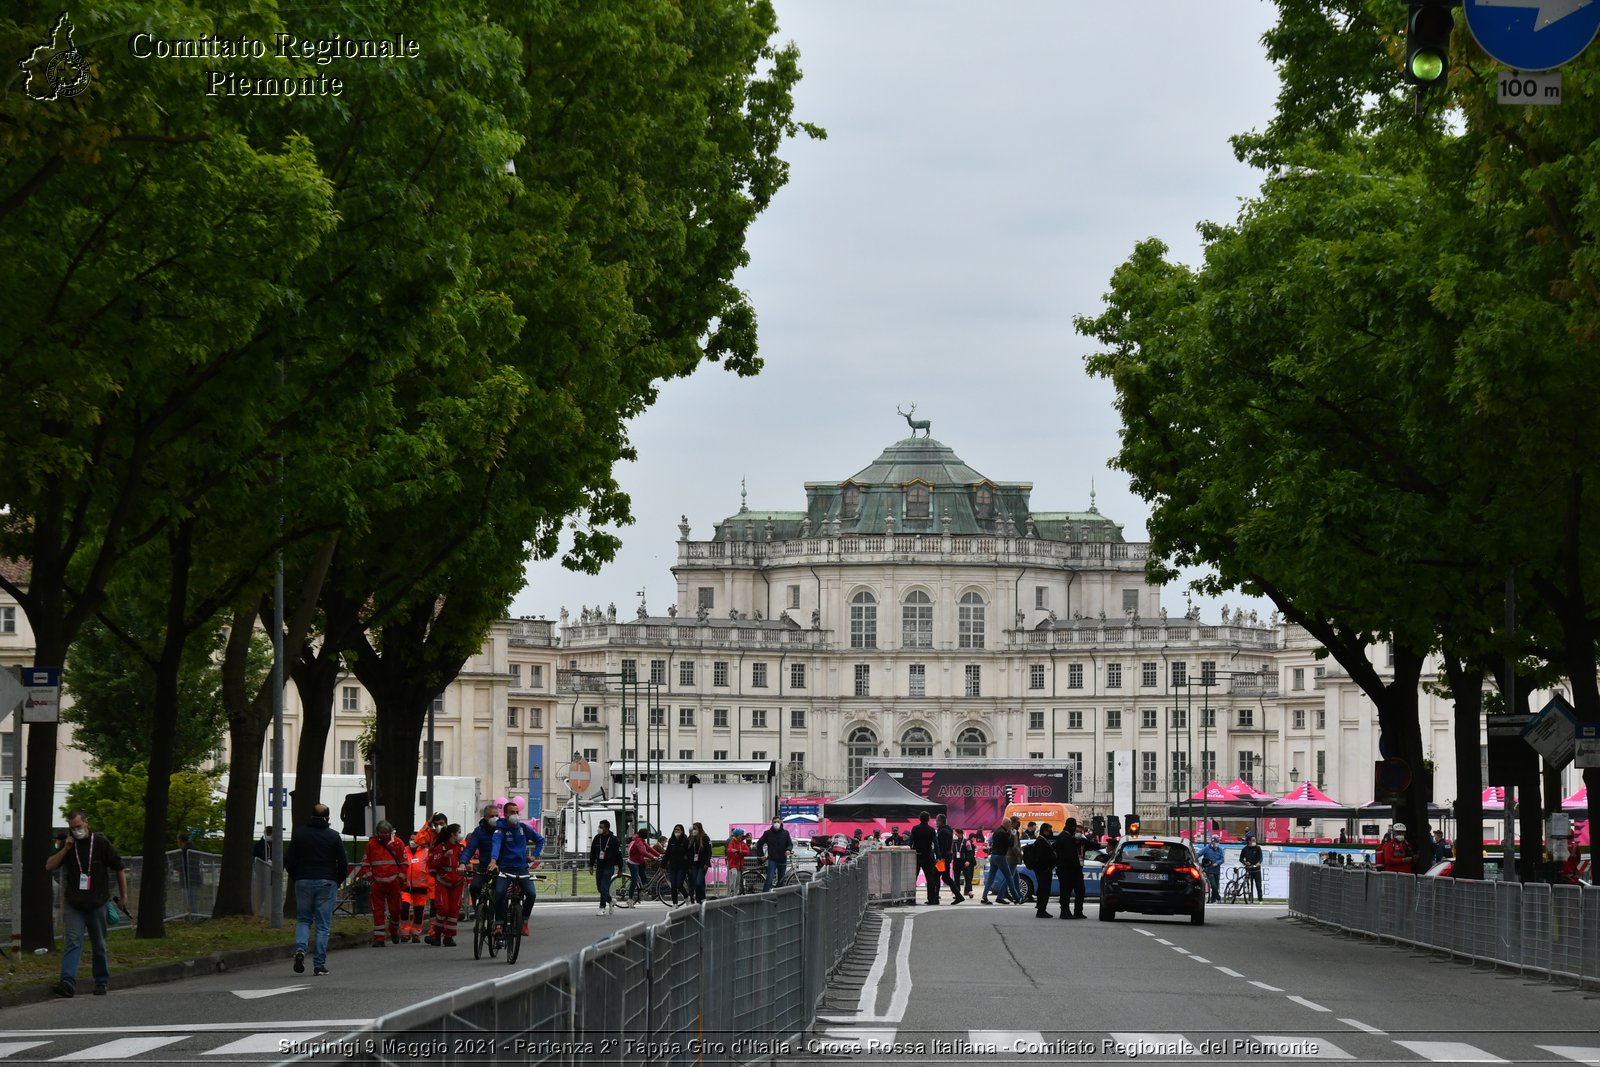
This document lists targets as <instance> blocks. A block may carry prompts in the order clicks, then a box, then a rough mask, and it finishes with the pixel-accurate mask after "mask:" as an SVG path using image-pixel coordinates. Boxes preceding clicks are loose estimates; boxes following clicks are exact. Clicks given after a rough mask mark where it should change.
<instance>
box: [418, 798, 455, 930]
mask: <svg viewBox="0 0 1600 1067" xmlns="http://www.w3.org/2000/svg"><path fill="white" fill-rule="evenodd" d="M464 847H465V845H464V844H463V842H462V840H461V827H460V826H458V825H456V824H455V823H451V824H450V825H449V826H446V827H445V828H444V831H443V832H442V833H440V834H439V839H438V840H437V841H435V842H434V843H433V848H431V849H429V850H428V869H429V870H430V871H432V872H433V932H432V933H430V934H429V935H428V936H427V937H425V938H423V940H424V941H426V942H427V943H428V944H430V945H437V944H439V943H440V942H441V941H442V942H443V944H444V946H445V947H446V948H455V945H456V921H457V919H458V917H459V916H460V915H461V891H462V888H463V885H464V883H465V882H466V876H465V874H464V873H463V871H464V869H463V868H462V866H461V850H462V849H463V848H464Z"/></svg>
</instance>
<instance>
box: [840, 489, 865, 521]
mask: <svg viewBox="0 0 1600 1067" xmlns="http://www.w3.org/2000/svg"><path fill="white" fill-rule="evenodd" d="M860 506H861V489H860V487H859V486H855V485H844V486H841V487H840V489H839V517H840V518H841V519H853V518H855V517H856V509H857V508H859V507H860Z"/></svg>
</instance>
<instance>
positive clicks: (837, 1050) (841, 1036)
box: [806, 1026, 895, 1056]
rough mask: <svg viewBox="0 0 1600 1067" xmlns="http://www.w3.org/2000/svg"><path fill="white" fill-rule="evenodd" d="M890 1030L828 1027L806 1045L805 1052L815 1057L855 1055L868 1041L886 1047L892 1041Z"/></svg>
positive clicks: (892, 1032)
mask: <svg viewBox="0 0 1600 1067" xmlns="http://www.w3.org/2000/svg"><path fill="white" fill-rule="evenodd" d="M894 1033H895V1032H894V1031H893V1030H892V1029H888V1030H886V1029H881V1028H877V1027H870V1026H864V1027H861V1028H859V1029H857V1028H854V1027H851V1028H849V1029H845V1028H841V1027H837V1026H830V1027H829V1028H828V1029H826V1030H824V1031H823V1032H822V1036H821V1037H820V1038H814V1039H812V1041H809V1042H807V1043H806V1051H807V1052H809V1053H811V1054H813V1055H816V1054H818V1053H821V1054H824V1055H851V1056H853V1055H856V1054H858V1053H860V1052H861V1050H862V1048H863V1047H864V1046H865V1044H866V1043H867V1042H868V1041H873V1042H876V1043H877V1044H879V1045H887V1044H890V1043H892V1042H893V1041H894Z"/></svg>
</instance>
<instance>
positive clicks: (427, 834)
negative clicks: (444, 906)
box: [411, 811, 450, 941]
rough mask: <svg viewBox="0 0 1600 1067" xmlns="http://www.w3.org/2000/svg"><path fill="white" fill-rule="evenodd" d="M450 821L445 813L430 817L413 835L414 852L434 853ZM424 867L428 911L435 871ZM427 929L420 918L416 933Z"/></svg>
mask: <svg viewBox="0 0 1600 1067" xmlns="http://www.w3.org/2000/svg"><path fill="white" fill-rule="evenodd" d="M449 821H450V820H449V819H447V818H445V814H444V812H442V811H436V812H434V813H433V815H432V816H431V817H429V819H428V821H427V822H425V823H423V824H422V825H421V826H419V827H418V828H417V832H416V833H414V834H412V835H411V849H412V851H413V852H415V851H416V850H417V849H419V848H420V849H422V851H423V852H424V854H426V853H428V852H430V851H432V849H433V845H434V842H435V841H437V840H439V837H440V835H442V834H443V833H444V827H445V824H446V823H447V822H449ZM423 867H424V869H425V872H426V878H427V883H428V895H427V896H426V897H425V898H424V899H423V908H424V910H426V909H427V907H428V904H429V903H430V902H431V901H432V900H433V869H432V868H431V867H428V865H427V863H426V862H424V863H423ZM427 928H428V923H427V920H426V919H425V918H424V917H422V916H418V918H417V928H416V930H415V931H414V932H415V934H417V935H420V934H421V933H422V932H423V931H424V930H426V929H427ZM419 939H420V938H419V937H416V936H414V937H412V938H411V940H412V941H417V940H419Z"/></svg>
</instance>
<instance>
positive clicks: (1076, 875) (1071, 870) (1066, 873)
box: [1056, 867, 1084, 915]
mask: <svg viewBox="0 0 1600 1067" xmlns="http://www.w3.org/2000/svg"><path fill="white" fill-rule="evenodd" d="M1056 879H1057V880H1058V881H1059V882H1060V883H1061V914H1063V915H1065V914H1066V913H1067V901H1068V900H1069V899H1070V900H1071V901H1072V913H1073V914H1074V915H1082V914H1083V894H1084V888H1083V868H1082V867H1059V868H1057V869H1056Z"/></svg>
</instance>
